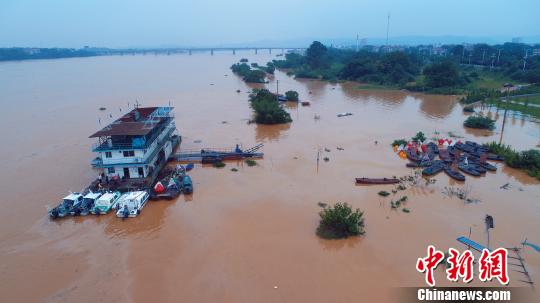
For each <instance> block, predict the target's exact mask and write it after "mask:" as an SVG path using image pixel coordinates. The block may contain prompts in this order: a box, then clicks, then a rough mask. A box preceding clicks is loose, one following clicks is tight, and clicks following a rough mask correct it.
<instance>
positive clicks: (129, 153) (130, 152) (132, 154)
mask: <svg viewBox="0 0 540 303" xmlns="http://www.w3.org/2000/svg"><path fill="white" fill-rule="evenodd" d="M124 157H135V151H134V150H125V151H124Z"/></svg>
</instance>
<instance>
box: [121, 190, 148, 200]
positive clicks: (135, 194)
mask: <svg viewBox="0 0 540 303" xmlns="http://www.w3.org/2000/svg"><path fill="white" fill-rule="evenodd" d="M144 194H146V192H145V191H130V192H127V193H125V194H123V195H122V199H123V200H135V199H138V198H140V197H141V196H143V195H144Z"/></svg>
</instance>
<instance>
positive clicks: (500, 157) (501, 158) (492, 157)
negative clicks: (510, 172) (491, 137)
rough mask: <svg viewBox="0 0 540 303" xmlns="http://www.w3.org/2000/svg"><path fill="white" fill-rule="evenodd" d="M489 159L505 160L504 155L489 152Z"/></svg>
mask: <svg viewBox="0 0 540 303" xmlns="http://www.w3.org/2000/svg"><path fill="white" fill-rule="evenodd" d="M487 159H488V160H491V161H504V157H502V156H499V155H495V154H488V155H487Z"/></svg>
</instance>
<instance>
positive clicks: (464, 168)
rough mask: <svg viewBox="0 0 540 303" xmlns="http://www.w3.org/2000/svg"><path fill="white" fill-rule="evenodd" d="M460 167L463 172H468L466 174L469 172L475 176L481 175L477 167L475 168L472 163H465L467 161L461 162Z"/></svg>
mask: <svg viewBox="0 0 540 303" xmlns="http://www.w3.org/2000/svg"><path fill="white" fill-rule="evenodd" d="M458 168H459V169H460V170H461V171H462V172H464V173H466V174H469V175H471V176H475V177H479V176H480V173H479V172H478V171H477V170H476V169H474V167H473V166H471V165H465V163H459V164H458Z"/></svg>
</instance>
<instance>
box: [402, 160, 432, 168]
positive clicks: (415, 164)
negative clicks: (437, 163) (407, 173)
mask: <svg viewBox="0 0 540 303" xmlns="http://www.w3.org/2000/svg"><path fill="white" fill-rule="evenodd" d="M431 165H433V162H432V161H423V162H409V163H407V164H405V166H407V167H411V168H415V167H429V166H431Z"/></svg>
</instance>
